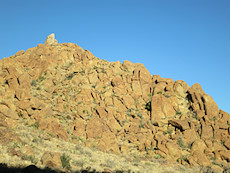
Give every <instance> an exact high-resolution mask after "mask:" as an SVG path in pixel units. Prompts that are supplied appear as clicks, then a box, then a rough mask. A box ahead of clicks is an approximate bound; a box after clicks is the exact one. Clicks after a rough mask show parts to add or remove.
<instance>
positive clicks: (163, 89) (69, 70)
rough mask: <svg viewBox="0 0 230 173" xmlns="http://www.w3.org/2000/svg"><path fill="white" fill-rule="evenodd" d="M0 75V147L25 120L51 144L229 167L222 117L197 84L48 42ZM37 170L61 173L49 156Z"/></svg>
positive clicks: (12, 60)
mask: <svg viewBox="0 0 230 173" xmlns="http://www.w3.org/2000/svg"><path fill="white" fill-rule="evenodd" d="M0 69H1V70H0V85H1V87H0V118H1V119H3V120H4V123H3V121H0V130H1V131H0V135H1V136H0V142H1V143H6V142H7V141H10V140H11V139H10V132H9V133H6V131H7V128H8V129H9V128H10V127H11V126H14V125H16V123H17V120H18V119H22V118H26V119H28V120H30V121H31V122H35V123H36V124H37V127H38V129H40V130H44V131H46V132H47V133H49V134H50V135H52V136H54V137H56V138H60V139H63V140H65V141H68V140H70V139H71V140H72V139H81V141H82V143H83V144H84V145H86V146H89V147H92V146H96V147H97V148H99V149H100V150H102V151H105V152H109V151H111V152H114V153H117V154H120V153H123V154H129V153H132V152H139V153H140V154H148V155H149V156H150V157H153V156H154V155H155V154H158V155H161V156H163V157H166V158H168V159H170V160H174V161H176V160H177V161H178V162H179V163H181V164H191V165H197V164H199V165H205V166H207V165H210V164H211V161H210V158H218V159H217V161H216V162H218V161H219V162H220V163H222V162H227V163H229V162H230V157H229V152H230V151H229V148H230V142H229V141H230V136H229V133H230V129H229V123H230V117H229V114H228V113H226V112H224V111H222V110H219V109H218V106H217V104H216V103H215V102H214V100H213V99H212V97H211V96H209V95H208V94H205V92H204V91H203V89H202V87H201V86H200V85H199V84H194V85H193V86H192V87H189V86H188V85H187V84H186V82H184V81H181V80H178V81H173V80H172V79H170V78H166V79H165V78H161V77H160V76H159V75H153V76H152V75H151V74H150V73H149V71H148V70H147V69H146V68H145V67H144V65H143V64H139V63H136V64H133V63H132V62H130V61H124V62H123V64H122V63H120V62H108V61H106V60H100V59H99V58H96V57H95V56H94V55H93V54H92V53H90V52H89V51H88V50H84V49H82V48H81V47H79V46H78V45H76V44H73V43H68V44H67V43H63V44H60V43H57V40H55V36H54V34H51V35H50V36H48V37H47V39H46V41H45V43H44V44H39V45H38V46H37V47H34V48H30V49H28V50H27V51H26V52H25V51H19V52H18V53H16V54H15V55H13V56H11V57H9V58H4V59H2V60H1V63H0ZM3 93H4V94H3ZM7 123H8V124H7ZM12 136H13V135H12ZM15 139H16V138H15ZM76 142H77V141H76ZM200 155H202V158H201V157H200ZM41 162H42V163H44V165H48V166H51V167H55V166H60V160H59V155H58V154H57V153H51V152H48V151H47V152H46V153H44V155H43V156H42V159H41Z"/></svg>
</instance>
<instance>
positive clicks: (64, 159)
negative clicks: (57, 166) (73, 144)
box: [60, 154, 71, 169]
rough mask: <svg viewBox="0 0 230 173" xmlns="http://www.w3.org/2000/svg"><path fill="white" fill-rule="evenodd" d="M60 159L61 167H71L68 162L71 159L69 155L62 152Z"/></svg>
mask: <svg viewBox="0 0 230 173" xmlns="http://www.w3.org/2000/svg"><path fill="white" fill-rule="evenodd" d="M60 159H61V163H62V167H63V168H67V169H71V166H70V163H69V162H70V160H71V159H70V157H69V156H68V155H65V154H63V155H62V156H61V157H60Z"/></svg>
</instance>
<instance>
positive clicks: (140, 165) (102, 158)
mask: <svg viewBox="0 0 230 173" xmlns="http://www.w3.org/2000/svg"><path fill="white" fill-rule="evenodd" d="M20 121H21V122H18V125H19V126H18V127H17V129H15V132H16V133H17V134H18V136H20V138H21V140H22V141H23V144H18V143H11V144H10V145H8V146H2V145H0V163H7V164H8V166H13V167H26V166H28V165H30V164H35V165H36V166H37V167H39V168H42V169H43V168H44V167H45V166H44V165H42V163H41V161H40V160H41V157H42V155H43V153H44V152H45V151H52V152H58V153H61V155H63V154H65V155H66V156H68V158H69V159H70V161H69V163H70V166H71V171H79V170H81V169H89V168H90V170H96V171H98V172H103V171H104V169H105V168H107V169H110V170H111V171H113V172H116V171H123V172H135V173H136V172H141V173H151V172H159V173H166V172H175V173H177V172H186V173H189V172H191V173H193V172H196V171H197V168H193V169H191V168H188V167H184V166H182V165H178V164H170V163H168V162H167V161H166V160H164V159H162V158H161V159H154V158H152V159H150V160H147V159H142V158H139V157H136V156H135V157H134V156H132V155H130V156H123V155H115V154H111V153H104V152H101V151H99V150H96V149H91V148H87V147H84V146H82V145H80V144H76V143H71V142H65V141H63V140H60V139H56V138H53V137H52V136H50V135H49V134H47V133H46V132H44V131H41V130H38V129H37V128H36V127H33V126H29V125H25V124H26V123H25V121H26V120H25V119H24V120H23V119H21V120H20ZM10 147H13V148H15V150H17V151H20V152H21V153H25V152H26V150H25V148H28V147H30V148H32V151H33V154H26V155H24V156H23V157H18V156H11V155H10V154H9V153H8V149H9V148H10ZM60 169H61V168H60Z"/></svg>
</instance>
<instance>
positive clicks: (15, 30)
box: [0, 0, 230, 113]
mask: <svg viewBox="0 0 230 173" xmlns="http://www.w3.org/2000/svg"><path fill="white" fill-rule="evenodd" d="M51 33H55V35H56V39H57V40H58V42H59V43H63V42H73V43H76V44H78V45H79V46H81V47H82V48H84V49H87V50H89V51H91V52H92V53H93V54H94V55H95V56H97V57H99V58H101V59H106V60H108V61H118V60H119V61H121V62H123V60H130V61H132V62H134V63H136V62H139V63H143V64H144V65H145V67H146V68H147V69H148V70H149V71H150V73H151V74H159V75H160V76H161V77H164V78H172V79H174V80H179V79H181V80H184V81H185V82H187V83H188V85H189V86H192V85H193V84H194V83H200V84H201V86H202V87H203V90H204V91H205V92H206V93H207V94H209V95H211V96H212V97H213V99H214V100H215V101H216V103H217V104H218V106H219V108H220V109H223V110H224V111H227V112H228V113H230V101H229V99H230V91H229V90H230V0H39V1H38V0H37V1H35V0H20V1H19V0H5V1H4V0H1V1H0V59H2V58H3V57H8V56H11V55H13V54H15V53H16V52H17V51H19V50H27V49H28V48H30V47H35V46H36V45H37V44H39V43H43V42H44V41H45V39H46V37H47V36H48V35H49V34H51Z"/></svg>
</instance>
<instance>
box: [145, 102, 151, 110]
mask: <svg viewBox="0 0 230 173" xmlns="http://www.w3.org/2000/svg"><path fill="white" fill-rule="evenodd" d="M145 109H147V110H148V111H151V101H150V102H148V103H146V105H145Z"/></svg>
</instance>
